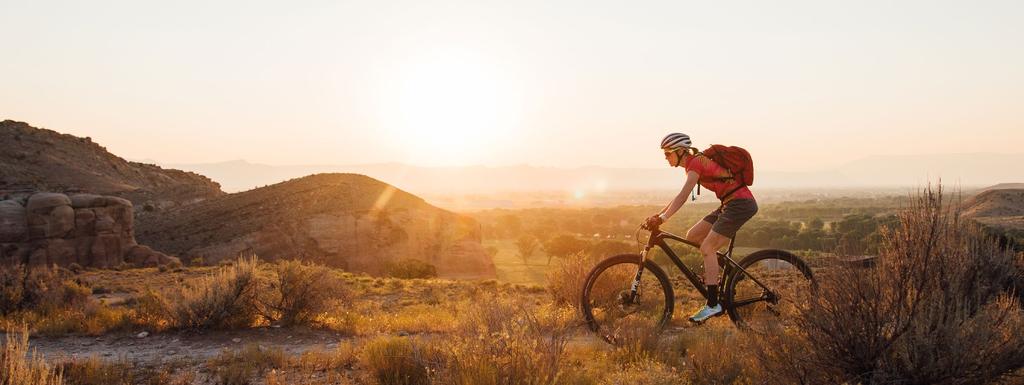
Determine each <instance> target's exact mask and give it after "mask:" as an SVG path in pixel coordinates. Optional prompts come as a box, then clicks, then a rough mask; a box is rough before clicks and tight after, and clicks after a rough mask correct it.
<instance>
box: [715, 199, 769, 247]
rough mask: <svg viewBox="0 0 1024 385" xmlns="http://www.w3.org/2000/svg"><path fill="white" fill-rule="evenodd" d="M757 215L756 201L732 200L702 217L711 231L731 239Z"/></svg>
mask: <svg viewBox="0 0 1024 385" xmlns="http://www.w3.org/2000/svg"><path fill="white" fill-rule="evenodd" d="M754 214H757V201H755V200H753V199H733V200H731V201H729V202H726V203H725V205H724V206H720V207H718V208H717V209H715V211H712V212H711V213H710V214H708V215H707V216H705V217H704V221H706V222H708V223H710V224H711V230H714V231H715V232H716V233H719V234H722V235H724V236H726V237H729V238H732V237H735V236H736V232H737V231H739V229H740V227H741V226H743V224H744V223H747V221H748V220H750V218H752V217H753V216H754Z"/></svg>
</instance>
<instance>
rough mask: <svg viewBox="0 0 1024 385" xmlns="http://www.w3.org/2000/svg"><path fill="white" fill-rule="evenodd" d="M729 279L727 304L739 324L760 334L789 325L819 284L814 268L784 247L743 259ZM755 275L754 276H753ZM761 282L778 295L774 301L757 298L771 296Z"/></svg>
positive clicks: (727, 283)
mask: <svg viewBox="0 0 1024 385" xmlns="http://www.w3.org/2000/svg"><path fill="white" fill-rule="evenodd" d="M739 266H740V267H742V270H741V269H733V270H732V273H731V274H730V276H729V279H728V280H727V281H726V288H725V290H726V292H725V298H726V301H727V302H726V303H725V305H726V306H725V307H726V308H727V309H728V314H729V319H731V320H732V322H733V323H735V324H736V326H737V327H740V328H742V329H747V330H751V331H755V332H759V333H763V332H767V331H768V330H769V329H771V328H778V327H786V326H787V325H788V322H789V321H791V320H792V316H793V313H794V312H795V311H796V310H797V307H798V306H800V302H801V301H802V299H801V298H802V297H803V296H805V295H811V294H813V293H812V292H811V291H813V290H814V289H815V288H816V286H817V284H816V282H815V280H814V274H813V272H811V268H810V267H809V266H807V263H805V262H804V261H803V260H802V259H800V257H798V256H796V255H794V254H792V253H790V252H788V251H784V250H761V251H758V252H755V253H753V254H750V255H748V256H747V257H746V258H743V260H742V261H740V263H739ZM751 278H753V279H751ZM755 280H756V281H760V282H761V283H762V284H764V285H765V286H768V288H769V289H771V291H772V293H773V294H774V295H775V296H776V298H774V301H772V300H761V301H757V302H749V301H753V300H755V299H756V298H758V297H757V296H758V295H760V296H762V297H765V296H767V293H765V291H764V289H763V288H762V287H761V286H760V285H759V284H758V283H757V282H756V281H755Z"/></svg>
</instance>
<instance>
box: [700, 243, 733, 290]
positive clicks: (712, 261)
mask: <svg viewBox="0 0 1024 385" xmlns="http://www.w3.org/2000/svg"><path fill="white" fill-rule="evenodd" d="M727 244H729V238H728V237H726V236H724V235H722V234H719V233H717V232H715V230H711V231H709V232H708V236H707V237H704V241H703V242H701V244H700V253H701V254H703V255H704V284H707V285H717V284H718V270H719V266H718V254H717V252H718V250H721V249H722V247H724V246H725V245H727Z"/></svg>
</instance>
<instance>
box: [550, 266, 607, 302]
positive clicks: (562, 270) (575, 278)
mask: <svg viewBox="0 0 1024 385" xmlns="http://www.w3.org/2000/svg"><path fill="white" fill-rule="evenodd" d="M597 262H598V260H597V258H594V257H591V256H590V254H586V253H582V252H580V253H575V254H571V255H569V256H566V257H565V258H560V259H559V260H558V262H557V263H556V264H555V266H554V268H552V269H550V270H548V273H547V289H548V293H550V294H551V297H552V298H553V299H554V300H555V303H557V304H560V305H571V306H574V307H578V306H579V303H580V296H581V295H582V294H583V283H584V281H586V279H587V274H588V273H590V270H591V269H593V268H594V266H596V265H597Z"/></svg>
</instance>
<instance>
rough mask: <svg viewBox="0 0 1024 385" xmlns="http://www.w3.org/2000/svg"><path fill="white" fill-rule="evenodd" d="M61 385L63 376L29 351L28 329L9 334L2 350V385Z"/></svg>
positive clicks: (0, 377)
mask: <svg viewBox="0 0 1024 385" xmlns="http://www.w3.org/2000/svg"><path fill="white" fill-rule="evenodd" d="M23 384H33V385H60V384H63V376H62V375H61V373H60V371H59V370H57V369H54V368H52V367H50V365H49V364H47V363H46V362H45V361H44V360H43V358H42V357H37V356H36V354H35V352H34V351H33V352H32V353H29V350H28V329H27V328H26V327H24V326H22V327H21V330H20V331H18V332H13V333H11V332H9V333H8V334H7V341H6V343H5V344H4V347H3V349H2V350H0V385H23Z"/></svg>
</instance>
